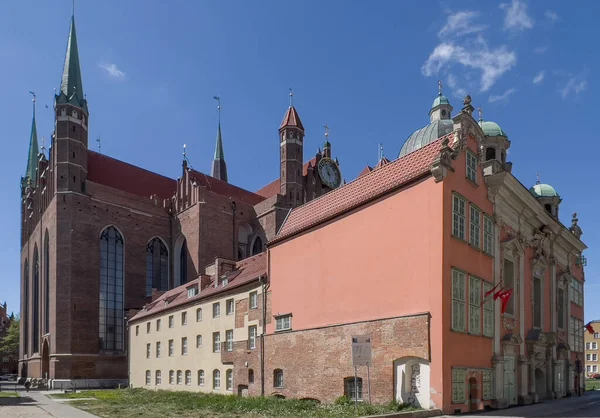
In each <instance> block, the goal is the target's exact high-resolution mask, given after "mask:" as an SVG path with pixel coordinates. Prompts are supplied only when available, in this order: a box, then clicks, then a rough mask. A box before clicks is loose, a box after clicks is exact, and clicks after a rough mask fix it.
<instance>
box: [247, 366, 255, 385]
mask: <svg viewBox="0 0 600 418" xmlns="http://www.w3.org/2000/svg"><path fill="white" fill-rule="evenodd" d="M248 383H254V370H252V369H248Z"/></svg>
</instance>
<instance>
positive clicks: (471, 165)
mask: <svg viewBox="0 0 600 418" xmlns="http://www.w3.org/2000/svg"><path fill="white" fill-rule="evenodd" d="M467 178H468V179H469V180H471V181H472V182H473V183H477V157H476V156H475V154H473V152H471V151H470V150H467Z"/></svg>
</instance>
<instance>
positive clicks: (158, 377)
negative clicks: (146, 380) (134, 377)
mask: <svg viewBox="0 0 600 418" xmlns="http://www.w3.org/2000/svg"><path fill="white" fill-rule="evenodd" d="M161 383H162V373H161V371H160V370H157V371H155V372H154V384H155V385H160V384H161Z"/></svg>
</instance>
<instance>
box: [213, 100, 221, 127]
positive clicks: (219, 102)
mask: <svg viewBox="0 0 600 418" xmlns="http://www.w3.org/2000/svg"><path fill="white" fill-rule="evenodd" d="M213 99H215V100H216V101H217V103H218V104H217V110H218V111H219V125H220V124H221V96H213Z"/></svg>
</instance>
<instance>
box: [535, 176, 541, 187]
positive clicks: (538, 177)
mask: <svg viewBox="0 0 600 418" xmlns="http://www.w3.org/2000/svg"><path fill="white" fill-rule="evenodd" d="M535 175H536V177H537V181H536V182H535V184H540V183H541V181H540V173H535Z"/></svg>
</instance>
